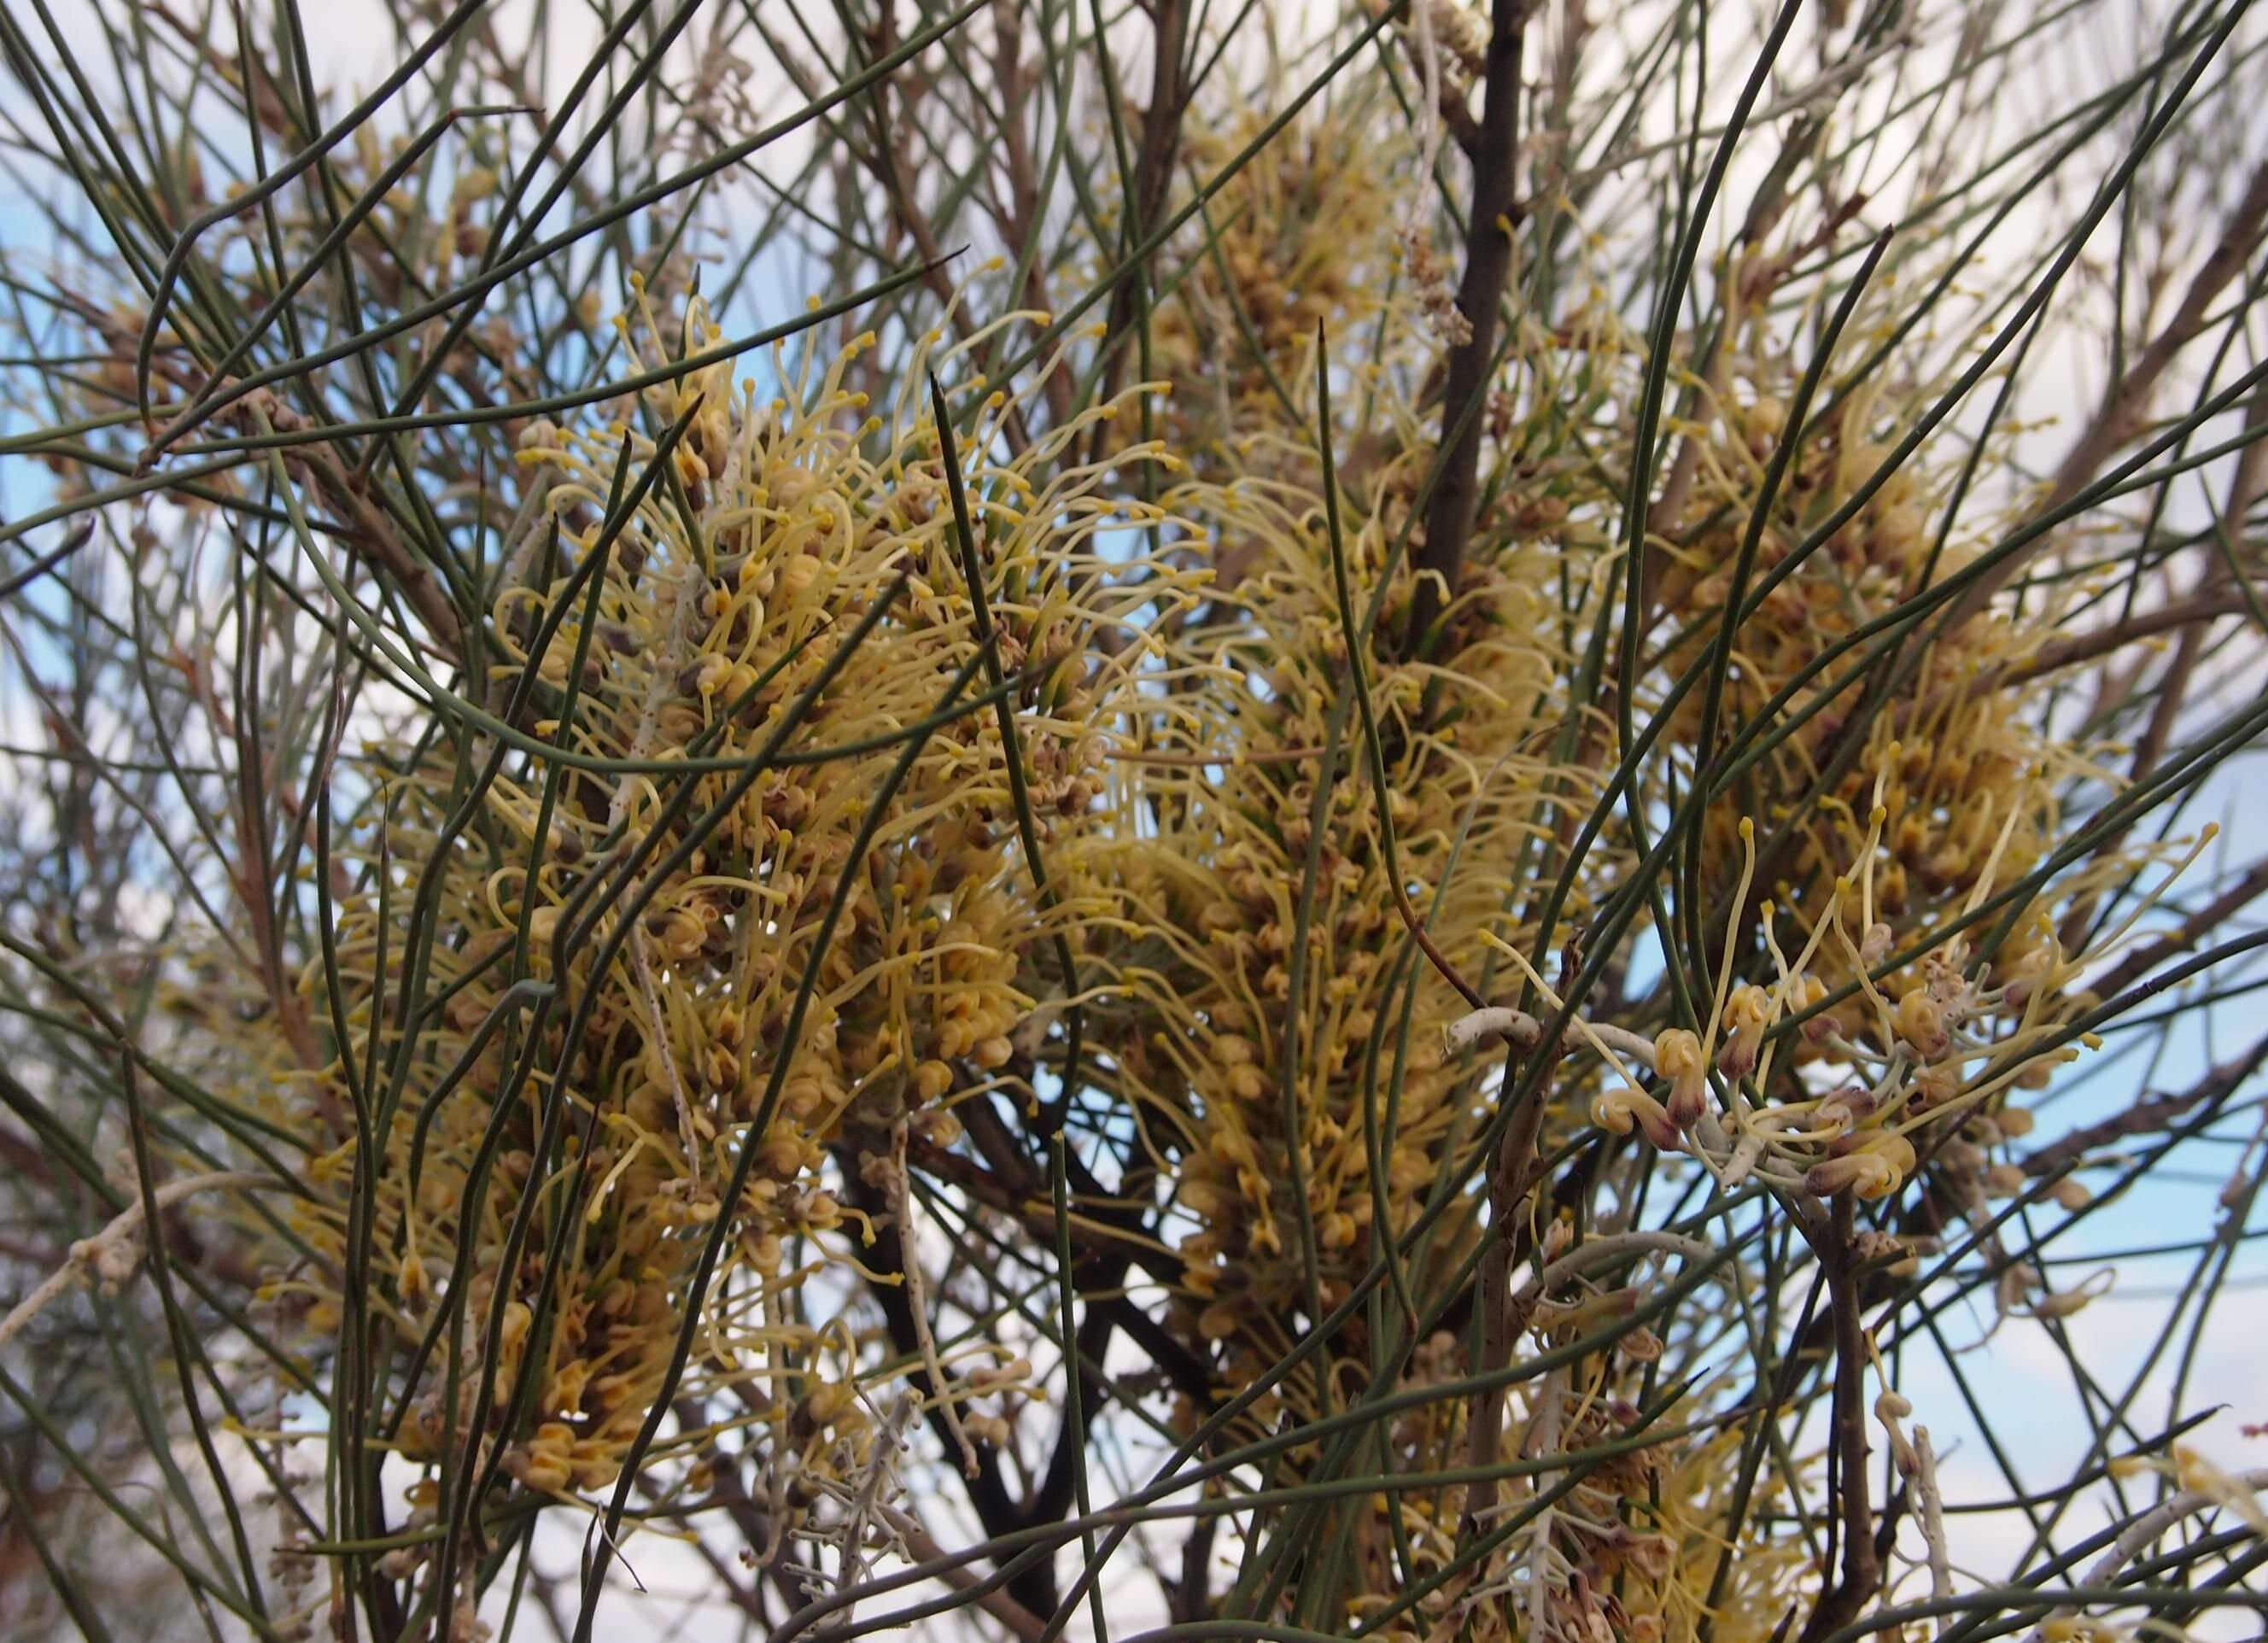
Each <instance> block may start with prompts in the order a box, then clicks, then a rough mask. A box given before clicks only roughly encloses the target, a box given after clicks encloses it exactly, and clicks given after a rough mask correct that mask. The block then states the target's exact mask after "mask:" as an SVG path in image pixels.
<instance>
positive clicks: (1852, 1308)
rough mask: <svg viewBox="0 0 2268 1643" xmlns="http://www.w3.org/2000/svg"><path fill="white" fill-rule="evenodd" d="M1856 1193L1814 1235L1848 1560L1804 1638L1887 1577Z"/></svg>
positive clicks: (1824, 1631)
mask: <svg viewBox="0 0 2268 1643" xmlns="http://www.w3.org/2000/svg"><path fill="white" fill-rule="evenodd" d="M1852 1219H1853V1209H1852V1198H1851V1196H1850V1195H1849V1194H1848V1193H1845V1194H1842V1195H1841V1196H1839V1197H1837V1198H1836V1200H1835V1204H1834V1210H1833V1218H1832V1219H1831V1220H1830V1223H1829V1224H1828V1226H1827V1227H1826V1228H1825V1229H1824V1230H1823V1232H1822V1233H1819V1234H1812V1233H1810V1232H1808V1230H1807V1234H1806V1235H1807V1236H1808V1237H1810V1238H1811V1240H1812V1247H1813V1249H1814V1250H1815V1252H1816V1253H1817V1255H1818V1256H1819V1260H1820V1264H1821V1266H1822V1268H1823V1271H1824V1275H1825V1277H1826V1279H1827V1304H1828V1308H1829V1316H1830V1321H1831V1323H1832V1325H1833V1328H1834V1330H1835V1399H1834V1417H1833V1433H1834V1443H1835V1452H1836V1455H1837V1479H1836V1495H1837V1499H1836V1500H1835V1502H1834V1504H1835V1505H1836V1506H1837V1507H1839V1508H1840V1514H1841V1536H1842V1542H1843V1568H1842V1573H1840V1575H1838V1576H1837V1579H1836V1581H1835V1583H1834V1585H1832V1586H1831V1587H1830V1588H1828V1589H1827V1590H1826V1591H1825V1592H1824V1593H1823V1594H1822V1595H1821V1596H1820V1599H1819V1602H1818V1603H1817V1605H1816V1606H1815V1607H1814V1608H1813V1610H1812V1611H1811V1617H1810V1618H1809V1619H1808V1620H1807V1621H1806V1622H1804V1626H1803V1632H1802V1636H1801V1638H1800V1643H1820V1639H1823V1638H1825V1637H1827V1636H1829V1635H1830V1634H1831V1633H1833V1632H1839V1631H1841V1630H1842V1629H1843V1628H1844V1627H1845V1626H1846V1625H1850V1624H1851V1622H1852V1620H1854V1619H1856V1618H1857V1617H1858V1615H1859V1610H1862V1609H1864V1608H1865V1607H1866V1605H1867V1599H1868V1598H1870V1597H1872V1596H1873V1595H1874V1591H1875V1588H1877V1587H1879V1586H1880V1585H1881V1576H1882V1564H1881V1557H1880V1556H1879V1555H1878V1554H1877V1552H1876V1550H1875V1543H1874V1509H1873V1508H1872V1507H1870V1506H1869V1505H1868V1504H1867V1344H1866V1335H1865V1329H1864V1321H1863V1319H1862V1318H1861V1316H1860V1309H1861V1308H1860V1301H1859V1272H1858V1266H1859V1264H1858V1262H1857V1260H1856V1258H1855V1257H1854V1255H1853V1251H1852V1235H1851V1231H1852Z"/></svg>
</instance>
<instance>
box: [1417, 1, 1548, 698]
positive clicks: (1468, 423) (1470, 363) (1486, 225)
mask: <svg viewBox="0 0 2268 1643" xmlns="http://www.w3.org/2000/svg"><path fill="white" fill-rule="evenodd" d="M1528 3H1529V0H1492V4H1491V13H1490V30H1491V32H1490V38H1489V48H1488V69H1487V79H1488V92H1487V94H1486V98H1485V99H1484V103H1483V105H1482V112H1481V129H1480V134H1479V136H1478V137H1477V138H1476V140H1475V144H1474V146H1473V151H1472V152H1473V203H1472V211H1471V214H1470V216H1469V217H1468V218H1467V219H1466V222H1467V234H1466V245H1465V274H1464V278H1463V280H1462V282H1460V284H1458V287H1457V308H1458V311H1459V312H1460V313H1462V314H1463V315H1464V316H1465V322H1466V324H1467V325H1469V327H1470V328H1471V332H1470V335H1468V336H1467V337H1466V338H1465V340H1464V341H1463V342H1462V343H1459V344H1458V345H1457V346H1456V347H1455V348H1454V349H1452V350H1450V352H1449V371H1448V380H1447V385H1446V387H1444V389H1443V392H1442V400H1441V438H1442V439H1443V440H1444V441H1446V442H1447V453H1446V460H1444V461H1443V463H1442V465H1441V468H1440V479H1439V481H1438V482H1437V483H1435V485H1434V487H1433V495H1432V499H1431V500H1430V501H1429V502H1428V503H1427V504H1426V506H1425V541H1424V542H1422V543H1420V544H1419V546H1418V558H1417V571H1418V586H1417V590H1416V592H1415V593H1414V594H1413V595H1412V597H1411V600H1410V626H1409V630H1408V631H1407V633H1406V634H1405V635H1404V636H1403V647H1404V649H1405V650H1407V651H1409V652H1413V653H1414V652H1416V651H1417V650H1418V646H1419V645H1421V644H1422V643H1423V642H1424V640H1425V635H1426V633H1427V631H1428V630H1430V629H1431V628H1432V625H1433V623H1435V622H1436V621H1438V620H1439V619H1440V615H1441V611H1442V609H1443V608H1445V607H1446V605H1447V602H1448V600H1449V599H1451V598H1453V597H1454V594H1455V592H1456V584H1457V573H1458V571H1459V569H1460V568H1461V567H1462V564H1464V557H1465V544H1466V542H1468V541H1469V539H1470V538H1471V536H1472V534H1473V519H1474V518H1475V516H1476V513H1477V512H1478V511H1479V506H1480V456H1481V431H1482V424H1484V422H1485V421H1486V418H1485V417H1484V416H1482V415H1481V414H1480V412H1481V407H1480V404H1479V402H1480V401H1481V400H1482V399H1483V398H1484V396H1485V395H1486V394H1487V393H1488V386H1489V367H1490V365H1491V364H1492V363H1493V362H1494V360H1495V357H1496V327H1497V310H1498V307H1499V305H1500V304H1501V303H1502V301H1503V298H1504V287H1505V282H1506V279H1507V278H1508V277H1509V276H1510V275H1511V272H1512V249H1513V229H1514V228H1516V227H1517V226H1518V223H1519V213H1520V207H1519V206H1518V204H1517V203H1515V201H1514V199H1513V184H1514V182H1515V181H1517V180H1518V173H1519V170H1520V66H1521V43H1522V41H1524V40H1525V38H1526V36H1527V33H1528Z"/></svg>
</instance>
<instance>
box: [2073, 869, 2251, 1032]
mask: <svg viewBox="0 0 2268 1643" xmlns="http://www.w3.org/2000/svg"><path fill="white" fill-rule="evenodd" d="M2264 893H2268V861H2264V862H2260V863H2257V864H2256V865H2255V866H2254V867H2253V869H2252V871H2251V872H2250V873H2246V874H2245V875H2244V876H2243V877H2242V878H2241V879H2239V880H2237V881H2236V882H2235V884H2233V885H2231V886H2229V888H2227V889H2226V890H2223V891H2222V892H2221V893H2220V895H2216V896H2214V897H2213V900H2211V901H2210V902H2207V903H2205V905H2204V906H2203V907H2200V908H2198V910H2197V911H2195V912H2193V913H2191V915H2190V916H2189V917H2186V918H2184V919H2183V920H2182V922H2181V923H2180V924H2178V925H2176V926H2175V927H2174V928H2173V929H2172V930H2171V931H2169V932H2167V933H2166V934H2165V935H2162V936H2161V937H2159V938H2158V939H2156V940H2155V941H2153V942H2152V943H2150V945H2149V946H2148V947H2143V948H2142V949H2140V950H2139V952H2134V953H2130V954H2127V955H2126V957H2124V959H2122V960H2120V961H2119V962H2118V963H2117V965H2116V966H2114V967H2113V968H2112V969H2109V970H2107V971H2105V972H2104V973H2103V975H2102V976H2101V977H2100V978H2098V979H2097V980H2095V981H2093V982H2090V983H2089V984H2088V991H2089V992H2091V993H2093V994H2094V995H2095V997H2096V998H2117V997H2118V995H2119V994H2121V993H2123V992H2124V991H2126V989H2127V988H2128V987H2130V986H2132V984H2134V983H2135V982H2137V981H2139V980H2140V979H2141V978H2142V977H2143V976H2147V975H2148V974H2149V973H2150V972H2151V971H2152V970H2154V969H2157V968H2158V966H2159V965H2161V964H2162V963H2164V962H2165V961H2167V960H2168V959H2170V958H2174V957H2176V956H2177V955H2178V954H2183V953H2186V952H2188V951H2189V949H2190V948H2191V947H2195V946H2196V945H2197V943H2198V939H2199V938H2200V937H2202V936H2205V935H2206V934H2208V933H2210V932H2213V931H2214V930H2217V929H2219V928H2220V925H2221V924H2222V923H2223V921H2225V920H2226V919H2227V918H2228V916H2229V915H2230V914H2232V913H2234V912H2235V911H2236V910H2238V909H2239V908H2242V907H2244V906H2246V905H2248V904H2250V903H2251V902H2253V901H2254V900H2255V899H2257V897H2258V896H2260V895H2263V894H2264Z"/></svg>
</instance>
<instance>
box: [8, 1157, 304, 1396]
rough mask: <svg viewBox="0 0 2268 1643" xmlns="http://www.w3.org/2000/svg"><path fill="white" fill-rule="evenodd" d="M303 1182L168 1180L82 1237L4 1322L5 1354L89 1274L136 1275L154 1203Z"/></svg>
mask: <svg viewBox="0 0 2268 1643" xmlns="http://www.w3.org/2000/svg"><path fill="white" fill-rule="evenodd" d="M297 1190H298V1183H296V1182H291V1181H279V1180H277V1179H276V1177H275V1176H273V1175H256V1174H254V1173H253V1172H251V1171H249V1170H240V1169H217V1170H214V1171H212V1172H211V1173H210V1174H208V1175H184V1176H182V1177H181V1178H180V1180H179V1181H168V1182H166V1183H165V1184H164V1185H163V1186H161V1187H159V1188H158V1189H157V1190H156V1191H155V1192H153V1193H151V1195H150V1197H148V1198H146V1199H145V1198H136V1199H135V1200H134V1202H132V1203H131V1204H129V1205H127V1206H126V1207H125V1208H124V1209H122V1210H121V1211H119V1212H118V1213H117V1214H116V1215H114V1216H113V1217H111V1219H110V1222H109V1224H108V1225H107V1226H106V1227H103V1229H102V1230H101V1231H100V1232H99V1233H96V1234H94V1235H93V1236H92V1237H91V1238H82V1239H80V1240H79V1241H77V1243H75V1244H73V1245H71V1247H70V1256H69V1258H68V1259H66V1260H65V1261H64V1262H63V1265H61V1266H59V1267H57V1268H56V1269H55V1271H54V1272H52V1273H50V1274H49V1275H48V1277H47V1278H45V1279H44V1280H42V1281H41V1283H40V1286H39V1287H38V1288H36V1289H34V1290H33V1292H32V1293H30V1294H28V1295H26V1296H25V1297H24V1298H23V1300H19V1301H18V1302H17V1303H16V1305H15V1307H14V1308H13V1309H12V1310H11V1311H10V1313H9V1314H8V1315H7V1316H6V1317H5V1318H4V1319H0V1352H6V1351H7V1350H8V1348H9V1346H10V1345H11V1344H12V1343H13V1342H14V1340H15V1338H16V1337H18V1335H21V1334H22V1333H23V1332H24V1330H25V1329H26V1327H27V1326H28V1325H29V1324H30V1323H31V1322H32V1320H33V1319H34V1318H36V1317H38V1316H39V1315H40V1313H42V1312H44V1311H46V1310H47V1308H48V1306H49V1305H50V1304H52V1303H53V1302H54V1301H55V1299H56V1297H58V1296H60V1295H62V1294H63V1293H66V1292H68V1291H70V1290H73V1289H76V1288H77V1287H78V1286H79V1285H80V1284H82V1283H84V1282H85V1279H86V1275H87V1274H88V1273H89V1272H93V1273H95V1274H97V1275H98V1276H99V1277H100V1278H101V1279H102V1280H103V1281H104V1282H105V1283H107V1284H123V1283H125V1282H126V1281H127V1280H128V1279H129V1278H132V1277H133V1275H134V1271H135V1269H136V1267H138V1266H140V1264H141V1263H142V1249H141V1244H140V1241H139V1234H140V1233H141V1230H142V1216H143V1212H144V1209H145V1208H147V1207H148V1205H150V1204H151V1203H152V1202H154V1203H155V1204H156V1205H157V1206H158V1209H159V1210H160V1211H163V1210H166V1209H168V1208H170V1207H171V1206H173V1205H176V1204H178V1203H180V1201H181V1200H182V1199H183V1198H186V1197H191V1196H193V1195H194V1194H196V1193H199V1192H216V1191H236V1192H292V1191H297Z"/></svg>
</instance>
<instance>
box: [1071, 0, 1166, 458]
mask: <svg viewBox="0 0 2268 1643" xmlns="http://www.w3.org/2000/svg"><path fill="white" fill-rule="evenodd" d="M1188 24H1189V6H1188V0H1155V4H1154V5H1153V7H1152V30H1151V52H1152V56H1151V63H1150V102H1149V106H1148V107H1146V108H1145V109H1144V110H1143V111H1142V145H1141V149H1140V151H1139V152H1138V153H1137V154H1136V156H1135V159H1134V180H1133V187H1132V190H1131V192H1132V195H1133V197H1132V198H1131V199H1130V201H1129V202H1128V204H1129V206H1130V213H1129V215H1128V217H1127V222H1126V238H1125V244H1127V245H1128V246H1130V247H1132V246H1138V245H1140V244H1141V243H1142V241H1143V239H1144V238H1145V236H1146V234H1147V233H1148V232H1149V226H1150V225H1151V224H1152V223H1154V222H1156V221H1157V220H1158V216H1159V213H1160V211H1162V210H1164V209H1165V204H1166V188H1167V185H1168V184H1169V183H1171V182H1172V181H1173V177H1174V160H1175V156H1176V154H1178V153H1179V151H1180V150H1181V142H1182V112H1183V110H1184V109H1185V108H1186V107H1187V106H1188V103H1189V92H1188V89H1187V88H1186V87H1185V86H1183V85H1182V33H1183V31H1184V29H1185V28H1186V27H1187V26H1188ZM1149 280H1150V270H1149V268H1148V266H1147V265H1146V264H1145V265H1143V266H1141V267H1137V268H1133V269H1128V270H1127V272H1126V276H1125V277H1124V278H1123V279H1122V280H1120V281H1119V282H1118V288H1117V289H1116V291H1112V292H1111V293H1110V310H1109V313H1108V318H1107V319H1106V320H1105V321H1104V328H1103V333H1102V342H1101V347H1100V350H1099V351H1100V353H1101V357H1102V360H1103V367H1102V387H1101V391H1100V392H1099V393H1097V394H1096V395H1095V400H1096V402H1098V403H1100V402H1105V401H1108V399H1110V398H1111V396H1112V395H1114V394H1116V393H1117V391H1118V385H1119V383H1120V382H1121V381H1122V380H1123V379H1124V376H1125V372H1126V361H1127V355H1128V350H1127V349H1126V348H1125V346H1124V343H1125V337H1126V333H1127V331H1128V329H1129V328H1130V327H1131V326H1132V325H1133V323H1134V321H1135V320H1136V319H1137V318H1138V317H1139V315H1140V314H1141V313H1143V311H1144V309H1145V301H1144V298H1143V291H1144V290H1145V287H1146V286H1147V285H1148V284H1149ZM1108 427H1109V424H1108V423H1098V424H1096V425H1095V429H1094V435H1093V437H1092V438H1091V439H1090V440H1089V442H1088V447H1087V460H1090V461H1092V460H1095V459H1096V458H1097V457H1099V456H1100V455H1101V451H1102V440H1103V436H1104V434H1105V432H1106V431H1108Z"/></svg>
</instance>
